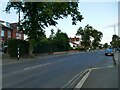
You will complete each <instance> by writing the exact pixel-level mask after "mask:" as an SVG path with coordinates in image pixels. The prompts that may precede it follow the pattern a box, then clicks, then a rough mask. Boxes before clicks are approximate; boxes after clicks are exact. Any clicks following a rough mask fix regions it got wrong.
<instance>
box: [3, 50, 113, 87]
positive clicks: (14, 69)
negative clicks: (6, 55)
mask: <svg viewBox="0 0 120 90" xmlns="http://www.w3.org/2000/svg"><path fill="white" fill-rule="evenodd" d="M109 65H113V60H112V57H110V56H104V51H103V50H101V51H99V50H98V51H89V52H81V53H76V54H69V55H63V56H57V57H49V58H44V59H40V60H33V61H29V62H22V63H15V64H10V65H4V66H3V67H2V70H3V71H2V74H3V77H2V79H3V84H2V85H3V88H64V87H66V86H68V85H69V84H75V82H74V83H71V81H72V80H73V79H74V78H75V77H76V75H78V74H80V73H81V72H82V71H84V70H85V69H88V68H91V67H106V66H109Z"/></svg>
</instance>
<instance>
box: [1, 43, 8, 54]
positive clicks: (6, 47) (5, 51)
mask: <svg viewBox="0 0 120 90" xmlns="http://www.w3.org/2000/svg"><path fill="white" fill-rule="evenodd" d="M7 49H8V46H7V45H5V46H4V47H3V48H2V52H4V53H7Z"/></svg>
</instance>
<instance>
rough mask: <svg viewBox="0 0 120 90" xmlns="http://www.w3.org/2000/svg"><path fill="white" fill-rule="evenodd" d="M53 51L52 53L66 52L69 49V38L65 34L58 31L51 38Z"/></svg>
mask: <svg viewBox="0 0 120 90" xmlns="http://www.w3.org/2000/svg"><path fill="white" fill-rule="evenodd" d="M53 47H54V48H53V50H54V51H66V50H69V49H70V45H69V38H68V36H67V34H66V33H63V32H61V30H58V31H57V33H56V34H55V35H54V37H53Z"/></svg>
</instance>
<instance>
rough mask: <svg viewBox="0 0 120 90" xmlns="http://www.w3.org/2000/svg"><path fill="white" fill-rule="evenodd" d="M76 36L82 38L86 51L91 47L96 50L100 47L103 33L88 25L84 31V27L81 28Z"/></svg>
mask: <svg viewBox="0 0 120 90" xmlns="http://www.w3.org/2000/svg"><path fill="white" fill-rule="evenodd" d="M76 35H80V36H81V39H82V42H81V44H82V45H83V46H85V48H86V49H88V48H89V47H90V48H91V47H92V46H93V47H94V48H96V47H98V46H99V42H100V41H101V38H102V36H103V34H102V32H100V31H97V30H95V29H94V28H93V27H92V26H89V24H87V25H86V26H85V27H84V29H82V27H79V29H78V30H77V33H76ZM92 39H93V40H92Z"/></svg>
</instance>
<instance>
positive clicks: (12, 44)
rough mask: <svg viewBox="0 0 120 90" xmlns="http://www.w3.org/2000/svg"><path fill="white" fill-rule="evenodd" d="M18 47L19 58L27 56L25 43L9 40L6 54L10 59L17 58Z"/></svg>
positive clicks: (27, 45) (26, 44)
mask: <svg viewBox="0 0 120 90" xmlns="http://www.w3.org/2000/svg"><path fill="white" fill-rule="evenodd" d="M18 46H19V52H20V56H23V55H25V54H28V52H29V51H28V48H29V44H28V42H27V41H23V40H17V39H10V40H9V41H8V54H9V56H10V57H17V54H18Z"/></svg>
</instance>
